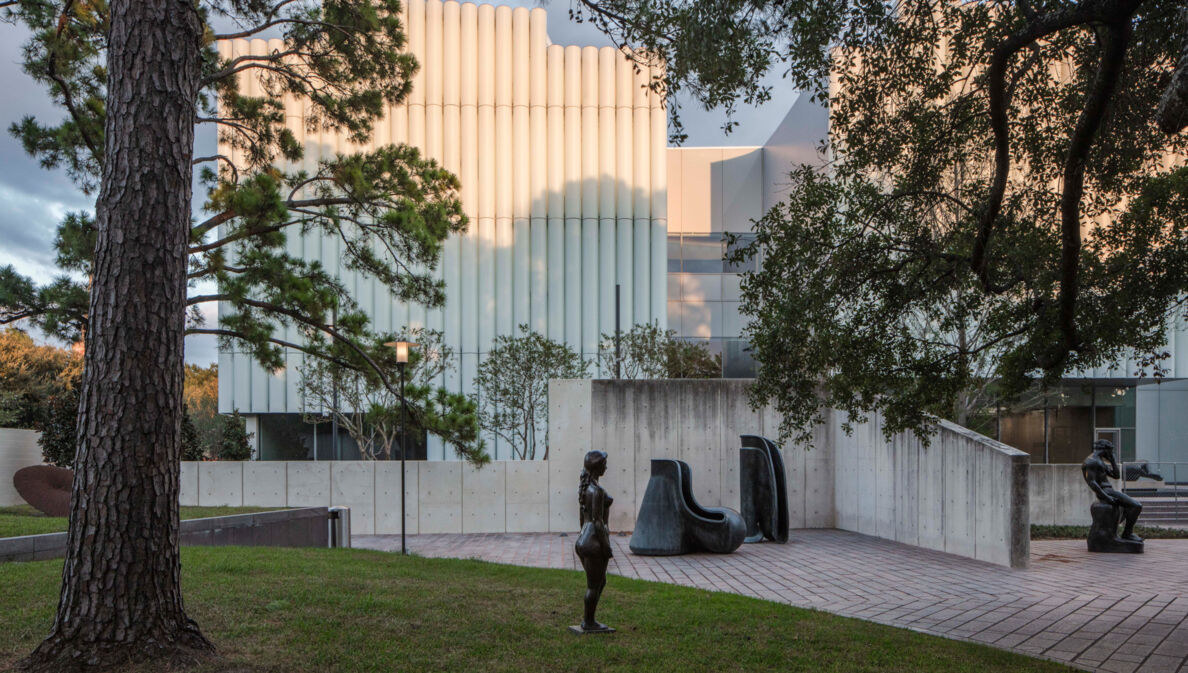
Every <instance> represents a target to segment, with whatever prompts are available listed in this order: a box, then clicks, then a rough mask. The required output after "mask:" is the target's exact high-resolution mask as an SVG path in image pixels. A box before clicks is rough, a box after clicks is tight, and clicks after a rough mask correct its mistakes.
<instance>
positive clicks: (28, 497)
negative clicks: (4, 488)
mask: <svg viewBox="0 0 1188 673" xmlns="http://www.w3.org/2000/svg"><path fill="white" fill-rule="evenodd" d="M73 483H74V471H73V470H68V469H66V468H64V467H54V466H53V465H33V466H32V467H22V468H21V469H19V470H17V471H16V474H14V475H12V485H13V486H15V487H16V490H17V493H20V494H21V497H22V498H24V499H25V502H27V503H29V504H30V505H33V507H34V508H36V509H37V510H38V511H40V512H41V513H43V514H45V515H47V516H70V488H71V485H72V484H73Z"/></svg>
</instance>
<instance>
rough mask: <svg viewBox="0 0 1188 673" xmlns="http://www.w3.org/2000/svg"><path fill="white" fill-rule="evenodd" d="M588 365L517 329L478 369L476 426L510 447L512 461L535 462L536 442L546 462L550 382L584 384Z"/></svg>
mask: <svg viewBox="0 0 1188 673" xmlns="http://www.w3.org/2000/svg"><path fill="white" fill-rule="evenodd" d="M589 364H590V363H589V362H588V361H586V360H585V359H583V358H582V356H581V355H578V354H577V353H575V352H574V351H573V349H571V348H570V347H569V346H566V345H565V344H563V343H558V342H556V341H553V340H552V339H549V338H548V337H545V336H544V335H541V334H538V333H536V332H533V331H531V330H529V329H528V326H527V325H520V334H519V336H507V335H501V336H498V337H495V343H494V345H493V347H492V348H491V350H490V351H488V353H487V358H486V359H485V360H483V362H482V364H480V365H479V367H478V373H477V375H476V376H475V378H474V383H475V386H476V387H477V388H478V393H479V421H480V422H481V423H482V426H483V428H484V429H485V430H488V431H490V432H493V433H494V434H495V435H496V436H497V437H499V438H500V439H502V440H504V441H505V442H507V443H508V444H509V445H510V446H511V450H512V457H513V458H520V459H525V460H533V459H535V458H536V444H537V439H538V437H543V438H544V440H545V446H544V454H543V455H542V456H541V457H542V458H544V459H546V460H547V459H548V457H549V444H548V419H549V413H548V409H549V379H577V378H584V377H585V376H586V375H587V370H588V369H589Z"/></svg>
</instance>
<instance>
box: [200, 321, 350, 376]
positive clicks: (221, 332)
mask: <svg viewBox="0 0 1188 673" xmlns="http://www.w3.org/2000/svg"><path fill="white" fill-rule="evenodd" d="M191 334H209V335H212V336H221V337H229V338H232V339H240V340H242V341H246V342H248V343H251V340H250V339H248V338H247V337H246V336H245V335H244V334H243V333H241V332H236V331H235V330H229V329H212V328H207V327H189V328H186V335H187V336H189V335H191ZM268 342H269V343H274V344H276V345H277V346H282V347H284V348H292V349H294V350H298V351H301V352H302V353H306V354H308V355H312V356H314V357H317V358H320V359H322V360H325V361H327V362H331V363H333V364H336V365H338V366H340V367H345V368H347V369H354V367H353V366H352V365H351V364H350V363H348V362H346V361H345V360H340V359H338V358H336V357H334V356H333V355H330V354H328V353H324V352H321V351H316V350H314V349H312V348H309V347H308V346H302V345H301V344H296V343H293V342H291V341H285V340H284V339H277V338H275V337H269V338H268Z"/></svg>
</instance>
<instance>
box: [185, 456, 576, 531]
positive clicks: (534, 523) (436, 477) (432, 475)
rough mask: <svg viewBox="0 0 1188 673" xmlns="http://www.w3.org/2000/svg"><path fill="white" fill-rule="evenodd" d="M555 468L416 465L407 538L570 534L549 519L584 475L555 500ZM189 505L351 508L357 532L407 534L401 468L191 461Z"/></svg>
mask: <svg viewBox="0 0 1188 673" xmlns="http://www.w3.org/2000/svg"><path fill="white" fill-rule="evenodd" d="M552 462H553V461H536V462H531V461H494V462H492V463H490V464H488V465H486V466H484V467H482V468H475V467H472V466H471V465H469V464H466V463H463V462H459V461H428V462H423V461H413V462H409V463H408V464H407V473H406V475H405V502H406V504H407V505H408V519H407V523H406V525H407V531H408V533H409V534H414V533H504V532H509V533H527V532H541V531H551V530H558V531H568V530H570V528H569V527H559V528H552V527H551V521H550V517H549V512H551V511H564V510H568V509H573V508H575V507H576V505H574V503H576V502H577V473H576V472H575V473H574V474H573V475H565V479H564V482H565V485H566V486H572V488H568V490H567V489H565V488H560V487H559V488H558V489H557V496H556V500H553V499H552V493H553V491H552V489H550V488H549V483H550V478H551V474H550V468H551V467H553V465H552ZM558 479H561V477H560V476H558ZM570 482H572V483H570ZM571 500H572V501H573V502H570V501H571ZM181 504H182V505H201V506H204V507H206V506H232V507H313V506H320V507H330V506H334V505H343V506H346V507H350V508H351V530H352V532H353V533H356V534H360V535H372V534H394V533H399V532H400V463H399V462H395V461H393V462H387V461H335V462H319V463H315V462H308V461H291V462H289V461H267V462H201V463H191V462H183V463H182V464H181ZM565 521H566V520H563V519H558V522H559V524H558V525H560V526H564V525H565V523H564V522H565Z"/></svg>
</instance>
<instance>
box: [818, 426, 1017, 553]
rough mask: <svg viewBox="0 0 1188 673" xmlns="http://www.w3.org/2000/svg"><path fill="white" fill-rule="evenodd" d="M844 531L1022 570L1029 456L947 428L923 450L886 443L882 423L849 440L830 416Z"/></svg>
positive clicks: (915, 444) (904, 440) (900, 439)
mask: <svg viewBox="0 0 1188 673" xmlns="http://www.w3.org/2000/svg"><path fill="white" fill-rule="evenodd" d="M830 417H831V422H832V425H833V431H832V432H831V433H830V436H831V437H832V438H833V452H834V464H835V465H836V469H835V472H834V479H835V484H834V489H835V493H836V497H835V498H834V506H835V508H836V519H837V523H836V527H837V528H840V529H842V530H852V531H855V532H858V533H863V534H865V535H873V536H876V537H881V538H886V539H888V540H895V541H896V542H902V543H904V544H910V545H914V546H918V547H924V548H926V549H935V550H938V551H943V552H948V553H950V554H956V555H958V556H965V557H968V558H974V559H978V560H980V561H988V562H990V563H996V564H998V565H1005V566H1012V567H1024V566H1026V565H1027V558H1028V555H1029V553H1030V548H1031V536H1030V525H1029V511H1028V488H1027V483H1028V471H1027V468H1028V462H1029V458H1028V455H1027V454H1026V453H1023V452H1022V451H1018V450H1016V449H1012V448H1011V447H1009V446H1006V445H1005V444H1001V443H999V442H996V441H994V440H992V439H989V438H987V437H983V436H981V435H979V434H977V433H975V432H973V431H971V430H967V429H965V428H962V427H961V426H958V425H954V424H953V423H949V422H948V421H939V423H938V425H937V428H936V433H935V434H934V435H933V436H932V437H931V441H930V444H929V445H928V446H927V447H925V446H924V443H923V442H921V441H920V439H919V438H918V437H916V436H915V435H914V434H912V433H900V434H897V435H894V436H892V438H891V440H890V441H888V440H887V439H886V438H884V436H883V429H882V419H881V418H879V417H878V416H874V417H872V418H871V419H870V420H869V421H867V422H865V423H861V424H855V426H854V430H853V432H852V433H851V434H849V435H847V434H846V433H845V432H844V431H843V430H842V428H841V424H842V422H843V421H844V420H845V414H844V413H841V412H836V411H835V412H831V414H830Z"/></svg>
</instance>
